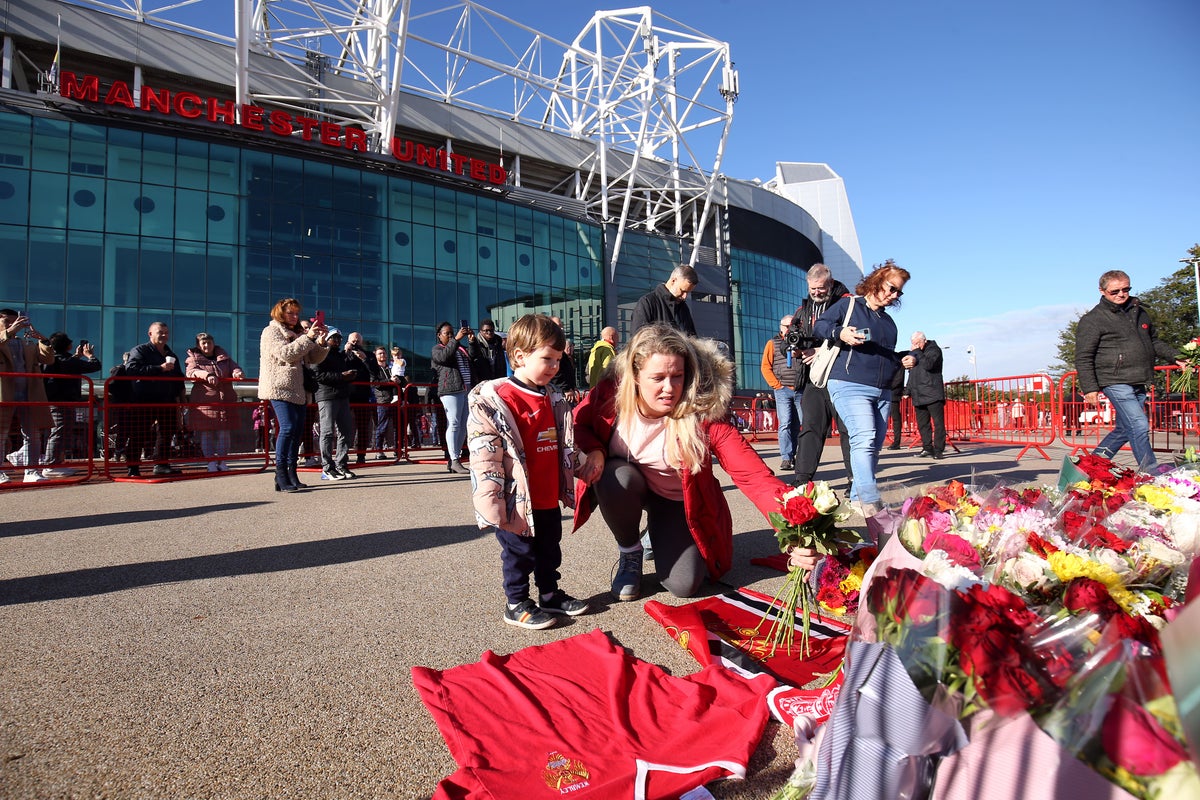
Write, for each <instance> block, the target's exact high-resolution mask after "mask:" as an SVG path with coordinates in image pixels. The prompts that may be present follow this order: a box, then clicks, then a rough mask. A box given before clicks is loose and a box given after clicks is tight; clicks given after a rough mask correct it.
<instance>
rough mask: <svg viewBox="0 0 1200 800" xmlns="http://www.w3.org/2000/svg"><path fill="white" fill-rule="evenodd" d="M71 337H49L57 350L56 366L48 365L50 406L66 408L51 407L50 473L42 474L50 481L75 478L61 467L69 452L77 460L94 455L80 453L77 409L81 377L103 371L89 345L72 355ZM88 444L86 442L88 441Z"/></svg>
mask: <svg viewBox="0 0 1200 800" xmlns="http://www.w3.org/2000/svg"><path fill="white" fill-rule="evenodd" d="M72 344H73V343H72V341H71V337H69V336H67V334H66V333H64V332H63V331H55V332H54V333H52V334H50V347H51V348H52V349H53V350H54V363H53V364H47V365H46V367H45V369H44V372H45V373H46V380H45V384H46V399H47V400H49V401H50V402H51V403H56V402H57V403H65V404H66V405H52V406H50V418H51V419H52V420H53V421H54V426H53V427H52V428H51V429H50V438H49V440H47V442H46V464H47V465H49V469H44V470H42V474H43V475H45V476H46V477H47V478H65V477H67V476H68V475H73V474H75V471H74V470H72V469H68V468H63V467H61V466H59V465H61V464H62V463H63V461H64V460H66V451H67V449H68V448H70V449H71V450H72V453H71V454H72V455H73V456H74V457H75V458H91V455H92V454H91V453H88V452H86V451H84V450H81V449H80V446H79V439H80V436H79V434H80V427H81V426H80V425H79V424H78V423H77V422H76V420H75V409H76V408H78V407H81V401H82V400H83V397H84V395H83V393H82V392H83V380H82V379H81V378H80V377H79V376H80V375H84V374H86V373H89V372H99V371H100V360H99V359H97V358H96V355H95V351H94V350H93V349H92V345H91V343H90V342H87V341H84V342H83V343H82V344H80V345H79V347H76V348H75V351H74V353H72V352H71V345H72ZM85 441H86V439H85Z"/></svg>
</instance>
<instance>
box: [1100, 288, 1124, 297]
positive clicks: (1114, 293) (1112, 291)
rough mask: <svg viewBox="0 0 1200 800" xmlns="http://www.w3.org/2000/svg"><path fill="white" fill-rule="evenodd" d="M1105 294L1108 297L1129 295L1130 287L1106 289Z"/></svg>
mask: <svg viewBox="0 0 1200 800" xmlns="http://www.w3.org/2000/svg"><path fill="white" fill-rule="evenodd" d="M1104 293H1105V294H1106V295H1108V296H1109V297H1116V296H1117V295H1121V294H1129V287H1128V286H1122V287H1120V288H1117V289H1105V290H1104Z"/></svg>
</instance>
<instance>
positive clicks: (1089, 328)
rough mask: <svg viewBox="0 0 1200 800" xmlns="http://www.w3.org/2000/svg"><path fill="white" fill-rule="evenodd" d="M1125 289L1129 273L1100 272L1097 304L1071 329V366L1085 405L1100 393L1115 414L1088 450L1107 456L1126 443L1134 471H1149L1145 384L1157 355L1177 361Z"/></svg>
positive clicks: (1096, 399) (1150, 457) (1151, 458)
mask: <svg viewBox="0 0 1200 800" xmlns="http://www.w3.org/2000/svg"><path fill="white" fill-rule="evenodd" d="M1129 291H1130V288H1129V276H1128V275H1126V274H1125V273H1124V272H1122V271H1121V270H1119V269H1114V270H1109V271H1108V272H1106V273H1104V274H1103V275H1101V276H1100V302H1099V303H1097V304H1096V307H1095V308H1093V309H1092V310H1091V311H1089V312H1087V313H1086V314H1084V315H1083V316H1082V317H1081V318H1080V319H1079V325H1078V327H1077V328H1076V330H1075V370H1076V372H1078V373H1079V377H1078V381H1079V388H1080V390H1081V391H1082V392H1083V401H1084V404H1085V405H1087V406H1095V405H1098V403H1099V394H1100V392H1104V396H1105V397H1107V398H1108V401H1109V403H1111V404H1112V408H1113V413H1114V414H1115V417H1116V422H1115V424H1114V425H1113V429H1112V432H1111V433H1109V434H1108V435H1107V436H1105V437H1104V439H1103V441H1101V442H1100V444H1099V445H1098V446H1097V447H1096V449H1095V450H1093V451H1092V454H1093V455H1097V456H1101V457H1103V458H1112V457H1113V456H1114V455H1116V453H1117V451H1119V450H1120V449H1121V448H1122V447H1124V446H1125V444H1126V443H1127V442H1128V443H1129V447H1130V449H1132V450H1133V457H1134V459H1135V460H1136V461H1137V466H1138V469H1140V470H1141V471H1143V472H1149V471H1150V470H1152V469H1153V468H1154V467H1155V466H1157V464H1158V460H1157V459H1156V458H1155V457H1154V451H1153V450H1152V449H1151V448H1150V421H1149V420H1148V419H1147V418H1146V409H1145V405H1146V385H1147V384H1148V383H1150V381H1151V380H1153V378H1154V364H1155V361H1156V358H1157V360H1162V361H1166V362H1174V363H1179V362H1177V361H1176V359H1175V353H1174V351H1172V349H1171V348H1170V346H1168V345H1167V344H1166V343H1164V342H1160V341H1159V340H1158V337H1157V336H1156V335H1155V332H1154V322H1153V321H1152V320H1151V319H1150V315H1149V314H1148V313H1147V312H1146V309H1145V308H1144V307H1143V306H1142V305H1141V303H1139V302H1138V299H1137V298H1136V297H1134V296H1133V295H1131V294H1130V293H1129ZM1180 366H1183V365H1182V364H1180Z"/></svg>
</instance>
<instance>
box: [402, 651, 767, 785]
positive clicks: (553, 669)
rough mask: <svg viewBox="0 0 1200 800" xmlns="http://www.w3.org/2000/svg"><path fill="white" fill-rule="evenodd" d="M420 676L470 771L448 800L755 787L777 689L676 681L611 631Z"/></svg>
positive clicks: (416, 671)
mask: <svg viewBox="0 0 1200 800" xmlns="http://www.w3.org/2000/svg"><path fill="white" fill-rule="evenodd" d="M412 675H413V685H414V686H415V687H416V689H417V691H418V692H419V693H420V695H421V699H422V700H423V701H424V703H425V707H426V708H428V709H429V712H430V714H432V715H433V718H434V720H435V721H436V722H437V725H438V728H439V729H440V730H441V732H442V736H443V738H445V740H446V745H447V746H448V747H449V748H450V753H451V755H453V756H454V760H455V761H456V762H458V765H459V770H458V771H457V772H455V773H454V774H453V775H450V776H449V777H447V778H446V779H444V780H443V781H442V782H441V783H439V784H438V788H437V791H436V792H435V793H434V798H435V799H438V800H449V799H450V798H455V800H458V799H460V798H461V799H462V800H468V799H470V800H482V798H489V799H491V798H502V799H503V800H509V799H510V798H522V800H525V799H526V798H529V799H532V800H536V799H537V798H553V797H562V796H570V797H575V798H589V800H599V799H600V798H605V799H606V800H607V798H621V800H652V799H653V798H663V799H664V800H665V799H666V798H678V797H679V795H681V794H683V793H684V792H687V791H689V790H691V789H694V788H695V787H697V786H701V785H703V784H704V783H707V782H708V781H711V780H713V779H716V778H720V777H728V776H731V775H732V776H738V777H745V774H746V763H747V761H749V759H750V755H751V754H752V753H753V752H754V750H755V748H756V747H757V746H758V741H759V739H760V738H761V736H762V732H763V728H764V727H765V725H766V722H767V717H768V712H767V706H766V703H765V702H764V698H765V696H766V694H767V693H768V692H769V691H770V690H771V688H772V687H773V686H774V685H775V681H774V680H773V679H772V678H770V677H769V676H766V675H762V676H758V677H756V678H753V679H749V680H748V679H745V678H742V677H740V676H738V675H736V674H734V673H733V672H730V671H729V670H726V669H723V668H722V667H719V666H712V667H709V668H707V669H704V670H703V671H701V672H698V673H696V674H694V675H689V676H686V677H674V676H671V675H668V674H667V673H666V672H664V671H663V670H662V668H661V667H658V666H657V665H654V664H650V663H647V662H645V661H640V660H638V659H636V658H634V657H633V656H631V655H629V654H628V653H627V652H626V651H625V650H624V648H621V647H618V646H617V645H616V644H614V643H613V642H612V641H611V640H610V639H609V638H608V636H607V635H606V634H605V633H604V632H602V631H599V630H595V631H592V632H591V633H585V634H580V635H578V636H572V637H570V638H568V639H562V640H560V641H557V642H550V643H548V644H544V645H538V646H535V647H527V648H525V649H524V650H519V651H517V652H516V653H513V654H512V655H508V656H499V655H496V654H495V653H493V652H491V651H490V650H489V651H486V652H484V654H483V656H482V658H481V660H480V661H479V662H478V663H475V664H465V665H463V666H459V667H454V668H452V669H448V670H445V671H439V670H433V669H428V668H426V667H413V670H412Z"/></svg>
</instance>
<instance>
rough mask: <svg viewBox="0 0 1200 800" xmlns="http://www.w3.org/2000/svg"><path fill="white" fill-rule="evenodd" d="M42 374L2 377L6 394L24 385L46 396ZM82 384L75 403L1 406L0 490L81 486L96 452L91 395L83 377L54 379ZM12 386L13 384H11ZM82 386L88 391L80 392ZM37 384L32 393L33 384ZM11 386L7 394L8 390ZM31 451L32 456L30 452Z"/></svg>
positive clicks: (93, 409)
mask: <svg viewBox="0 0 1200 800" xmlns="http://www.w3.org/2000/svg"><path fill="white" fill-rule="evenodd" d="M46 377H47V375H46V374H45V373H41V372H5V373H0V380H3V381H5V382H6V389H5V395H6V396H13V394H15V383H16V381H18V380H24V381H26V383H27V386H28V387H29V390H30V391H32V392H33V393H34V394H35V395H38V396H44V392H43V391H42V389H43V381H44V380H45V378H46ZM53 377H55V378H59V379H69V380H75V379H78V380H79V381H80V393H79V395H78V396H77V399H75V400H54V401H50V400H36V401H33V400H23V401H12V400H10V401H8V402H5V403H0V431H2V432H3V434H4V438H3V440H2V441H0V445H2V446H3V449H0V488H3V489H15V488H17V487H25V488H28V487H38V486H62V485H65V484H74V483H83V482H84V481H86V480H87V479H88V478H90V477H91V476H92V471H93V461H92V457H93V454H94V453H95V441H96V439H95V428H96V424H95V418H96V406H95V399H94V397H95V393H94V389H93V385H92V381H91V379H90V378H88V377H87V376H86V375H66V374H63V375H58V374H55V375H53ZM9 382H12V383H9ZM85 383H86V391H83V389H84V386H85ZM35 384H36V385H37V387H36V388H34V385H35ZM9 387H11V389H10V388H9ZM31 449H33V450H35V451H36V452H33V453H30V450H31Z"/></svg>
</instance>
